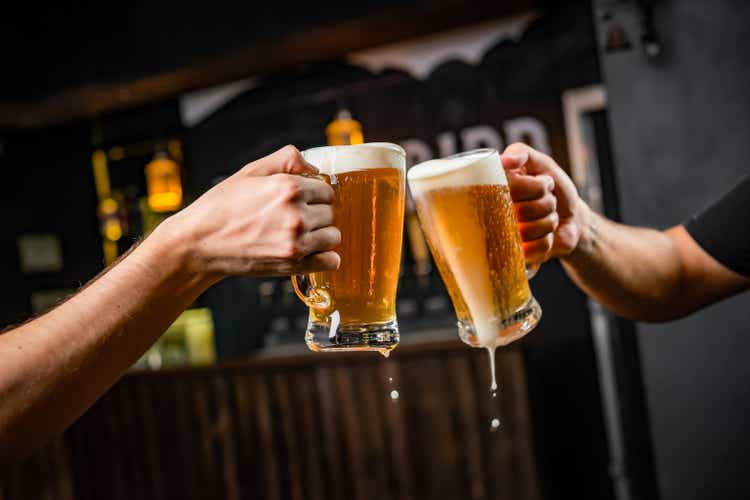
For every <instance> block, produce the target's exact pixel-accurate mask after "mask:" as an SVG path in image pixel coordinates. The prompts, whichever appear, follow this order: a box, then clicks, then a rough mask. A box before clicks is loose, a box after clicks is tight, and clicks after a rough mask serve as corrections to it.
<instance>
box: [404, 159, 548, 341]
mask: <svg viewBox="0 0 750 500" xmlns="http://www.w3.org/2000/svg"><path fill="white" fill-rule="evenodd" d="M408 179H409V188H410V189H411V194H412V197H413V198H414V201H415V203H416V205H417V212H418V214H419V220H420V222H421V224H422V229H423V230H424V233H425V236H426V238H427V242H428V245H429V247H430V251H431V252H432V255H433V258H434V259H435V263H436V264H437V267H438V270H439V271H440V275H441V276H442V278H443V281H444V283H445V286H446V287H447V289H448V293H449V295H450V297H451V300H452V302H453V307H454V309H455V310H456V316H457V317H458V330H459V336H460V337H461V339H462V340H463V341H464V342H466V343H467V344H469V345H471V346H473V347H480V346H481V347H487V348H492V349H494V348H495V347H497V346H501V345H506V344H509V343H510V342H512V341H514V340H516V339H518V338H520V337H522V336H524V335H525V334H526V333H528V332H529V331H531V330H532V329H533V328H534V327H535V326H536V324H537V323H538V322H539V319H540V317H541V314H542V309H541V307H539V304H538V303H537V301H536V300H535V299H534V297H533V296H532V295H531V290H530V289H529V282H528V277H527V271H526V268H525V262H524V257H523V250H522V248H521V236H520V233H519V230H518V224H517V222H516V216H515V211H514V209H513V202H512V200H511V197H510V191H509V189H508V181H507V179H506V177H505V171H504V170H503V166H502V163H501V161H500V155H499V154H498V152H497V151H496V150H494V149H477V150H474V151H467V152H465V153H460V154H457V155H453V156H449V157H447V158H442V159H438V160H430V161H426V162H424V163H421V164H419V165H415V166H414V167H412V168H411V169H410V170H409V175H408Z"/></svg>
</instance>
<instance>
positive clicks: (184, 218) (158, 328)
mask: <svg viewBox="0 0 750 500" xmlns="http://www.w3.org/2000/svg"><path fill="white" fill-rule="evenodd" d="M313 171H314V169H313V167H311V166H310V165H308V164H307V163H306V162H304V160H302V158H301V156H300V155H299V152H297V151H296V149H294V148H285V149H284V150H280V151H279V152H277V153H274V155H271V156H269V157H266V158H264V159H261V160H259V161H258V162H254V163H252V164H249V165H247V166H246V167H245V168H243V169H242V170H241V171H240V172H238V173H237V174H235V175H234V176H232V177H230V178H229V179H227V180H226V181H225V182H223V183H221V184H219V185H217V186H216V187H214V188H213V189H212V190H211V191H209V192H208V193H206V194H205V195H204V196H202V197H201V198H200V199H198V200H197V201H196V202H195V203H194V204H192V205H191V206H189V207H187V208H186V209H185V210H183V211H182V212H180V213H179V214H177V215H175V216H173V217H171V218H169V219H167V220H166V221H165V222H164V223H163V224H162V225H160V226H159V227H158V228H157V229H156V230H155V231H154V232H153V233H152V234H151V235H150V236H149V237H148V238H146V239H145V240H144V241H143V242H142V243H141V244H140V245H139V246H138V247H137V248H135V249H134V250H133V251H132V252H131V253H130V254H129V255H127V256H126V257H125V258H123V259H122V260H121V261H120V262H119V263H118V264H117V265H115V266H113V267H111V268H110V269H109V270H108V271H107V272H106V273H105V274H103V275H102V276H100V277H99V278H98V279H96V280H95V281H93V282H92V283H90V284H89V285H88V286H86V287H85V288H84V289H83V290H82V291H81V292H79V293H78V294H77V295H75V296H74V297H72V298H71V299H70V300H68V301H67V302H65V303H64V304H62V305H60V306H59V307H57V308H56V309H54V310H52V311H51V312H49V313H47V314H45V315H43V316H41V317H39V318H37V319H35V320H33V321H31V322H29V323H26V324H24V325H23V326H20V327H18V328H15V329H13V330H10V331H8V332H6V333H4V334H2V335H0V360H2V361H1V362H0V465H1V464H3V463H7V462H10V461H12V460H15V459H18V458H19V457H22V456H23V455H25V454H27V453H28V452H30V451H31V450H33V449H34V448H36V447H37V446H39V445H40V444H42V443H44V442H45V441H47V440H48V439H49V438H50V437H51V436H53V435H55V434H57V433H59V432H61V431H62V430H63V429H65V428H66V427H67V426H68V425H70V423H71V422H73V421H74V420H75V419H76V418H78V416H80V415H81V413H83V412H84V411H85V410H86V409H87V408H88V407H89V406H90V405H91V404H92V403H93V402H94V401H95V400H96V398H98V397H99V396H100V395H101V394H102V393H103V392H104V391H106V390H107V389H108V388H109V387H110V386H111V385H112V384H113V383H114V382H115V381H116V380H117V379H118V378H119V377H120V375H121V374H122V373H123V372H124V371H125V370H126V369H127V368H128V367H130V366H131V365H132V364H133V363H134V362H135V361H136V360H137V359H138V357H139V356H140V355H141V354H142V353H143V352H144V351H145V350H146V349H147V348H148V347H149V346H150V345H151V344H152V343H153V342H154V341H155V340H156V339H157V338H158V336H159V335H160V334H161V333H162V332H163V331H164V330H165V329H166V328H167V327H168V326H169V325H170V324H171V323H172V321H174V319H175V318H176V317H177V316H178V315H179V314H180V312H181V311H182V310H183V309H185V308H186V307H187V306H189V305H190V304H191V303H192V302H193V301H194V300H195V299H196V298H197V297H198V295H200V294H201V293H202V292H203V291H204V290H205V289H206V288H207V287H209V286H210V285H211V284H213V283H215V282H217V281H219V280H220V279H222V278H223V277H224V276H227V275H231V274H240V275H268V274H290V273H295V272H305V271H310V270H313V269H315V270H323V269H335V268H337V267H338V263H339V257H338V255H336V254H335V253H334V252H333V251H331V249H332V248H333V247H334V246H335V245H337V244H338V242H339V239H340V234H339V233H338V230H337V229H336V228H334V227H332V226H331V223H332V220H333V214H332V211H331V209H330V202H331V201H332V198H333V191H332V190H331V188H330V187H329V186H327V185H326V184H325V183H323V182H320V181H317V180H314V179H306V178H303V177H300V176H299V175H288V174H300V173H306V172H307V173H309V172H313ZM271 174H274V175H271Z"/></svg>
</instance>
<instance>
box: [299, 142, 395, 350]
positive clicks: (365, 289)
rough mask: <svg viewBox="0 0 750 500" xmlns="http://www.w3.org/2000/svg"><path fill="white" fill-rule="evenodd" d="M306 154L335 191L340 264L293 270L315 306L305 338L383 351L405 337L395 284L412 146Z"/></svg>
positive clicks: (316, 346) (302, 293)
mask: <svg viewBox="0 0 750 500" xmlns="http://www.w3.org/2000/svg"><path fill="white" fill-rule="evenodd" d="M302 156H303V157H304V158H305V159H306V160H307V161H308V162H310V163H311V164H313V165H315V166H316V167H318V169H319V170H320V173H321V176H322V177H323V179H324V180H326V181H327V182H328V183H329V184H330V185H331V187H333V190H334V192H335V193H336V198H335V200H334V202H333V217H334V225H335V226H336V227H338V228H339V229H340V230H341V245H339V247H338V248H336V251H337V252H338V253H339V255H340V256H341V267H340V268H339V269H338V270H336V271H326V272H320V273H311V274H306V275H300V276H295V277H293V278H292V281H293V283H294V288H295V291H296V292H297V295H298V296H299V297H300V299H302V300H303V301H304V302H305V304H307V305H308V307H309V308H310V316H309V320H308V323H307V332H306V334H305V340H306V342H307V345H308V347H309V348H310V349H312V350H313V351H325V350H358V351H379V352H381V353H382V354H385V355H387V354H388V353H389V352H390V350H391V349H393V348H394V347H396V345H397V344H398V341H399V331H398V322H397V321H396V288H397V287H398V277H399V267H400V265H401V240H402V237H403V225H404V203H405V199H406V198H405V196H406V181H405V169H406V153H405V152H404V150H403V149H402V148H401V147H400V146H398V145H396V144H390V143H367V144H357V145H348V146H325V147H320V148H313V149H308V150H306V151H303V152H302Z"/></svg>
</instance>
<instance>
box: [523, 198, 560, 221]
mask: <svg viewBox="0 0 750 500" xmlns="http://www.w3.org/2000/svg"><path fill="white" fill-rule="evenodd" d="M514 206H515V208H516V216H517V217H518V221H519V222H531V221H535V220H537V219H543V218H544V217H547V216H548V215H549V214H551V213H552V212H554V211H555V210H556V209H557V198H556V197H555V195H553V194H552V193H550V192H547V193H545V194H544V196H542V197H541V198H539V199H536V200H530V201H519V202H518V203H514Z"/></svg>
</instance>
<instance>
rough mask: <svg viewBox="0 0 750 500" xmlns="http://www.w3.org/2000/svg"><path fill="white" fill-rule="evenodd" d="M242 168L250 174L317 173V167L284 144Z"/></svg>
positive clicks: (296, 150)
mask: <svg viewBox="0 0 750 500" xmlns="http://www.w3.org/2000/svg"><path fill="white" fill-rule="evenodd" d="M242 170H243V171H245V172H246V173H247V174H249V175H252V176H264V175H272V174H317V173H318V169H317V168H315V167H314V166H313V165H311V164H310V163H308V162H307V161H306V160H305V159H304V158H303V157H302V153H300V152H299V150H298V149H297V148H295V147H294V146H292V145H288V146H284V147H283V148H281V149H279V150H278V151H275V152H273V153H271V154H270V155H268V156H264V157H263V158H260V159H259V160H255V161H254V162H252V163H248V164H247V165H245V166H244V167H243V168H242Z"/></svg>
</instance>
